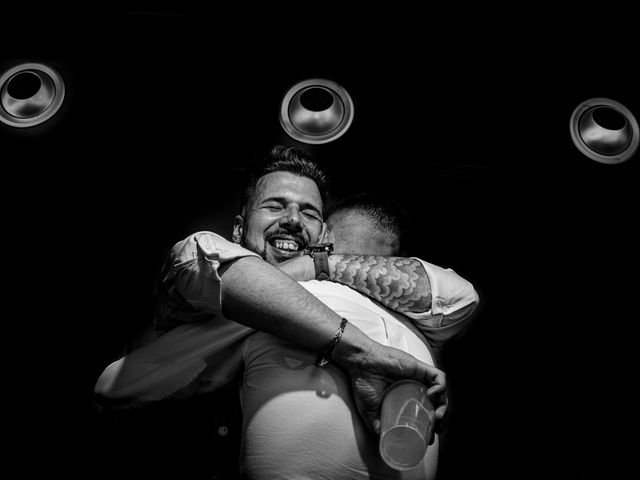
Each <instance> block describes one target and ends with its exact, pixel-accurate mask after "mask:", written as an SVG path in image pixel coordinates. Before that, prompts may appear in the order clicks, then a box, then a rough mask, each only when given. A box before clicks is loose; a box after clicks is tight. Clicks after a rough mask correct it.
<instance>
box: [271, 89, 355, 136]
mask: <svg viewBox="0 0 640 480" xmlns="http://www.w3.org/2000/svg"><path fill="white" fill-rule="evenodd" d="M352 121H353V101H352V100H351V96H350V95H349V93H348V92H347V91H346V90H345V89H344V88H342V87H341V86H340V85H338V84H337V83H335V82H332V81H331V80H326V79H322V78H314V79H310V80H304V81H302V82H298V83H297V84H295V85H294V86H293V87H291V88H290V89H289V91H287V93H286V94H285V95H284V97H283V99H282V103H281V107H280V124H281V125H282V128H284V131H285V132H287V134H288V135H289V136H290V137H292V138H293V139H295V140H298V141H300V142H303V143H311V144H321V143H327V142H331V141H333V140H335V139H337V138H339V137H341V136H342V135H344V133H345V132H346V131H347V130H348V128H349V127H350V126H351V122H352Z"/></svg>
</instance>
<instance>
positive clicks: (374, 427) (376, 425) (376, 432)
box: [371, 418, 380, 435]
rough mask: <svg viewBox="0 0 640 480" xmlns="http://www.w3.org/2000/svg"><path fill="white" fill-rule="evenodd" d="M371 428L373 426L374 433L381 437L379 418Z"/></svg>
mask: <svg viewBox="0 0 640 480" xmlns="http://www.w3.org/2000/svg"><path fill="white" fill-rule="evenodd" d="M371 426H372V430H373V433H375V434H376V435H380V419H379V418H377V419H375V420H374V421H373V422H372V423H371Z"/></svg>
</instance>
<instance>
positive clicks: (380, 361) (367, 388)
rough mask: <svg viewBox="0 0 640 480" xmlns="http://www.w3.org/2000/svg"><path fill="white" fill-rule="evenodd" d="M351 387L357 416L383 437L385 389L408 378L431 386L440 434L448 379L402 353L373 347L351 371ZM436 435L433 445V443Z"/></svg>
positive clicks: (379, 345)
mask: <svg viewBox="0 0 640 480" xmlns="http://www.w3.org/2000/svg"><path fill="white" fill-rule="evenodd" d="M349 375H350V377H351V386H352V388H353V393H354V398H355V402H356V407H357V408H358V412H359V413H360V415H361V416H362V418H363V419H364V421H365V423H366V424H367V426H368V427H369V429H370V430H371V431H372V432H373V433H375V434H376V435H379V434H380V407H381V405H382V397H383V396H384V392H385V389H386V388H387V387H389V385H391V384H392V383H394V382H395V381H397V380H401V379H404V378H409V379H413V380H418V381H420V382H422V383H424V384H425V385H429V388H428V390H427V395H428V396H429V398H430V399H431V401H432V403H433V406H434V409H435V426H434V432H435V433H441V431H442V429H443V428H444V420H445V415H446V413H447V396H446V387H447V386H446V376H445V373H444V372H443V371H442V370H439V369H437V368H435V367H432V366H431V365H427V364H426V363H423V362H421V361H419V360H418V359H416V358H415V357H413V356H411V355H409V354H408V353H405V352H403V351H401V350H398V349H395V348H391V347H385V346H384V345H381V344H378V343H376V344H374V345H373V346H372V348H371V349H370V350H369V351H368V352H367V354H366V355H365V356H364V358H363V360H362V362H361V363H360V365H358V366H356V367H354V368H353V369H350V371H349ZM433 438H434V437H433V435H432V436H431V443H433Z"/></svg>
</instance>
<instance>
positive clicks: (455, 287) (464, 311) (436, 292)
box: [405, 258, 480, 347]
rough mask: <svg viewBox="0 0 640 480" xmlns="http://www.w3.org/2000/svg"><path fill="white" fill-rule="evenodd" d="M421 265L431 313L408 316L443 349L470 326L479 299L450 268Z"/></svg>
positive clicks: (427, 264)
mask: <svg viewBox="0 0 640 480" xmlns="http://www.w3.org/2000/svg"><path fill="white" fill-rule="evenodd" d="M416 260H419V261H420V263H422V266H423V267H424V269H425V271H426V273H427V276H428V277H429V282H430V283H431V297H432V300H431V309H430V310H428V311H426V312H423V313H405V315H406V316H407V317H409V318H411V319H412V320H413V322H414V324H415V325H416V326H417V327H418V328H419V329H420V331H421V332H422V333H423V334H424V335H425V336H426V337H427V339H428V340H429V342H430V343H431V344H432V345H433V346H437V347H440V346H442V345H444V344H445V343H446V342H448V341H449V340H451V339H452V338H453V337H455V336H457V335H458V334H460V333H461V332H462V331H463V330H464V329H465V328H466V327H467V326H468V323H469V322H468V321H469V320H470V318H471V314H472V313H473V311H474V310H475V308H476V306H477V305H478V302H479V301H480V297H479V296H478V293H477V292H476V290H475V288H474V287H473V285H472V284H471V282H469V281H467V280H465V279H464V278H462V277H461V276H460V275H458V274H457V273H456V272H455V271H453V270H452V269H450V268H442V267H439V266H437V265H434V264H432V263H429V262H425V261H424V260H421V259H419V258H416Z"/></svg>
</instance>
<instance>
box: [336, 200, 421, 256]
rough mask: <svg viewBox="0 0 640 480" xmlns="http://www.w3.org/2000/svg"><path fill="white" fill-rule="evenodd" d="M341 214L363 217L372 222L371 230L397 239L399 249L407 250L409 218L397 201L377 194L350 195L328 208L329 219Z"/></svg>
mask: <svg viewBox="0 0 640 480" xmlns="http://www.w3.org/2000/svg"><path fill="white" fill-rule="evenodd" d="M340 212H350V213H357V214H359V215H362V216H363V217H364V218H366V219H367V220H368V221H369V222H370V224H369V225H370V228H372V229H375V230H377V231H378V232H381V233H384V234H386V235H388V236H391V237H395V238H396V239H397V241H398V245H399V248H398V249H399V250H400V251H403V250H405V248H406V245H405V244H406V242H407V239H408V236H409V233H410V223H409V217H408V215H407V212H406V211H405V209H404V208H403V207H402V206H401V205H400V203H399V202H398V201H396V200H395V199H393V198H391V197H389V196H386V195H383V194H380V193H377V192H362V193H357V194H353V195H348V196H346V197H343V198H340V199H338V200H336V201H335V202H333V203H332V204H331V205H329V206H328V208H327V218H329V217H330V216H332V215H334V214H337V213H340Z"/></svg>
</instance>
